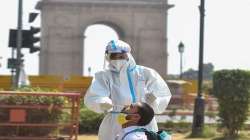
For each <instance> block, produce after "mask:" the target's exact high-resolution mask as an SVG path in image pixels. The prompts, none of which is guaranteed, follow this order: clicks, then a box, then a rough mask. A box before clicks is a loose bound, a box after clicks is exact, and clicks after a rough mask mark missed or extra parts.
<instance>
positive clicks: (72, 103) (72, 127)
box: [0, 91, 81, 140]
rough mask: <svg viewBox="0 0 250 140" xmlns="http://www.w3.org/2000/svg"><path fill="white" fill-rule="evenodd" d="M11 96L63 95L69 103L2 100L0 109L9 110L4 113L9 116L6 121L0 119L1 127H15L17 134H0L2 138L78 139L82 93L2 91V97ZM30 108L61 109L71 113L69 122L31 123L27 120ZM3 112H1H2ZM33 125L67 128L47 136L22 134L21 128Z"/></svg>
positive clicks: (5, 139)
mask: <svg viewBox="0 0 250 140" xmlns="http://www.w3.org/2000/svg"><path fill="white" fill-rule="evenodd" d="M10 96H23V97H25V96H26V97H27V96H29V97H53V98H58V97H61V98H63V99H66V100H67V103H65V104H64V103H63V104H60V105H53V104H47V105H46V104H22V103H16V104H9V103H7V104H6V103H1V102H0V110H4V109H5V110H8V113H9V114H4V115H7V116H9V118H8V119H7V120H5V122H3V120H0V127H2V128H6V129H7V128H10V127H11V129H12V130H13V129H15V134H11V135H6V136H0V140H77V136H78V129H79V116H80V114H79V110H80V97H81V95H80V93H61V92H59V93H42V92H39V93H32V92H9V91H8V92H7V91H0V98H1V97H2V98H3V97H10ZM29 110H51V111H55V110H61V111H65V110H67V112H68V113H69V114H70V115H69V116H70V117H69V120H68V122H66V123H65V122H60V121H59V122H54V123H53V122H39V123H31V122H29V121H27V118H28V117H29V116H28V115H29V114H28V113H27V112H28V111H29ZM0 113H1V112H0ZM25 127H31V128H34V129H38V128H56V129H57V130H58V129H59V128H61V129H62V128H63V129H65V130H64V131H67V132H64V133H62V134H60V133H56V134H53V135H52V134H49V135H47V136H34V135H30V136H20V135H19V132H20V130H19V129H20V128H25Z"/></svg>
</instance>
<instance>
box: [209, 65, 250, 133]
mask: <svg viewBox="0 0 250 140" xmlns="http://www.w3.org/2000/svg"><path fill="white" fill-rule="evenodd" d="M249 86H250V73H249V72H246V71H243V70H222V71H217V72H215V73H214V77H213V93H214V95H215V96H216V97H217V98H218V103H219V117H220V118H221V120H220V121H221V125H222V127H224V128H225V130H226V131H225V135H226V136H227V137H230V138H232V137H235V136H237V135H238V131H239V130H240V129H241V127H242V126H243V124H244V122H245V121H246V120H247V113H248V106H249V97H250V93H249Z"/></svg>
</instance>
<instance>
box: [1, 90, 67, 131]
mask: <svg viewBox="0 0 250 140" xmlns="http://www.w3.org/2000/svg"><path fill="white" fill-rule="evenodd" d="M18 91H27V92H28V91H33V92H35V91H36V93H37V94H39V92H46V91H49V90H47V89H46V90H43V89H41V88H28V87H25V88H21V89H18ZM63 103H64V98H63V97H48V96H4V97H1V98H0V104H5V105H6V104H7V105H34V104H37V105H38V104H39V105H50V106H53V105H59V106H60V105H63ZM25 110H26V113H27V117H26V123H52V122H53V123H57V122H59V121H60V120H61V118H62V114H63V111H62V110H58V109H25ZM9 111H10V110H9V109H7V108H4V109H1V111H0V122H2V123H3V122H8V121H9ZM54 131H56V128H41V127H36V128H35V129H34V128H33V127H23V126H19V127H0V136H12V135H16V133H17V132H18V135H19V136H47V135H49V134H50V133H52V132H54Z"/></svg>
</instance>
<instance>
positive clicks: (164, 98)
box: [144, 68, 171, 114]
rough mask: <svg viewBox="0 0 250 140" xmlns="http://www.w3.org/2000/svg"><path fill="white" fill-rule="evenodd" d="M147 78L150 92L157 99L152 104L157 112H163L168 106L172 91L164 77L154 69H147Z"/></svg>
mask: <svg viewBox="0 0 250 140" xmlns="http://www.w3.org/2000/svg"><path fill="white" fill-rule="evenodd" d="M144 74H145V78H146V79H145V80H146V88H147V90H148V94H153V95H152V96H153V97H155V100H154V101H153V102H151V103H148V104H150V106H151V107H152V108H153V109H154V112H155V113H156V114H160V113H163V112H164V111H165V109H166V108H167V106H168V103H169V101H170V98H171V92H170V90H169V87H168V85H167V84H166V82H165V81H164V80H163V79H162V77H161V76H160V75H159V74H158V73H157V72H156V71H155V70H153V69H150V68H148V69H145V70H144Z"/></svg>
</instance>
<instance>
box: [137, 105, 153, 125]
mask: <svg viewBox="0 0 250 140" xmlns="http://www.w3.org/2000/svg"><path fill="white" fill-rule="evenodd" d="M138 114H139V115H140V116H141V118H140V120H139V121H138V123H137V125H139V126H145V125H147V124H149V123H150V122H151V120H152V119H153V117H154V110H153V109H152V108H151V107H150V106H149V105H148V104H146V103H140V104H139V105H138Z"/></svg>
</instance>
